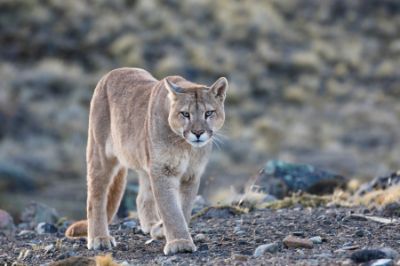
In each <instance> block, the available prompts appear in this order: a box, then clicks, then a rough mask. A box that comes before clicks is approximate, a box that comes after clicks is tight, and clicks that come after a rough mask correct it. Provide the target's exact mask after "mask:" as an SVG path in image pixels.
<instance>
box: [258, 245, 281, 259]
mask: <svg viewBox="0 0 400 266" xmlns="http://www.w3.org/2000/svg"><path fill="white" fill-rule="evenodd" d="M278 249H279V244H278V243H269V244H264V245H261V246H258V247H257V248H256V250H255V251H254V254H253V256H254V257H260V256H262V255H264V254H265V253H266V252H268V253H276V252H277V251H278Z"/></svg>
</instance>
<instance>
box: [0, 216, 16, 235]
mask: <svg viewBox="0 0 400 266" xmlns="http://www.w3.org/2000/svg"><path fill="white" fill-rule="evenodd" d="M0 232H2V233H4V234H5V235H12V234H13V233H14V232H15V225H14V220H13V218H12V217H11V215H10V214H8V212H6V211H4V210H0Z"/></svg>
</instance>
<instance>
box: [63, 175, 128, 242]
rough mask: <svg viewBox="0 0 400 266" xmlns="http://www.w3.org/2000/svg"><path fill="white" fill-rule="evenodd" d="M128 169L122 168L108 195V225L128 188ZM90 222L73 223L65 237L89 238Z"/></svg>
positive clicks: (114, 179)
mask: <svg viewBox="0 0 400 266" xmlns="http://www.w3.org/2000/svg"><path fill="white" fill-rule="evenodd" d="M126 173H127V171H126V168H120V170H119V171H118V172H117V175H116V176H115V177H114V178H113V180H112V183H111V185H110V188H109V192H108V195H107V221H108V224H110V223H111V222H112V219H113V217H114V216H115V214H116V212H117V210H118V207H119V205H120V202H121V199H122V196H123V193H124V191H125V186H126ZM87 232H88V222H87V220H81V221H78V222H75V223H73V224H72V225H71V226H69V227H68V229H67V231H66V232H65V235H66V236H67V237H69V238H75V237H87V235H88V233H87Z"/></svg>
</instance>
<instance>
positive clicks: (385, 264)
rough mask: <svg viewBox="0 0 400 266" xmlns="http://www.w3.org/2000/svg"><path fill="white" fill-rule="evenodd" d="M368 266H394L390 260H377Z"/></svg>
mask: <svg viewBox="0 0 400 266" xmlns="http://www.w3.org/2000/svg"><path fill="white" fill-rule="evenodd" d="M369 265H370V266H392V265H394V263H393V260H392V259H379V260H375V261H373V262H371V264H369Z"/></svg>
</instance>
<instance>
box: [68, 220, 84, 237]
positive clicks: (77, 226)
mask: <svg viewBox="0 0 400 266" xmlns="http://www.w3.org/2000/svg"><path fill="white" fill-rule="evenodd" d="M87 227H88V225H87V220H82V221H78V222H76V223H73V224H71V225H70V226H69V227H68V228H67V231H65V236H66V237H69V238H74V237H87Z"/></svg>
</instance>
